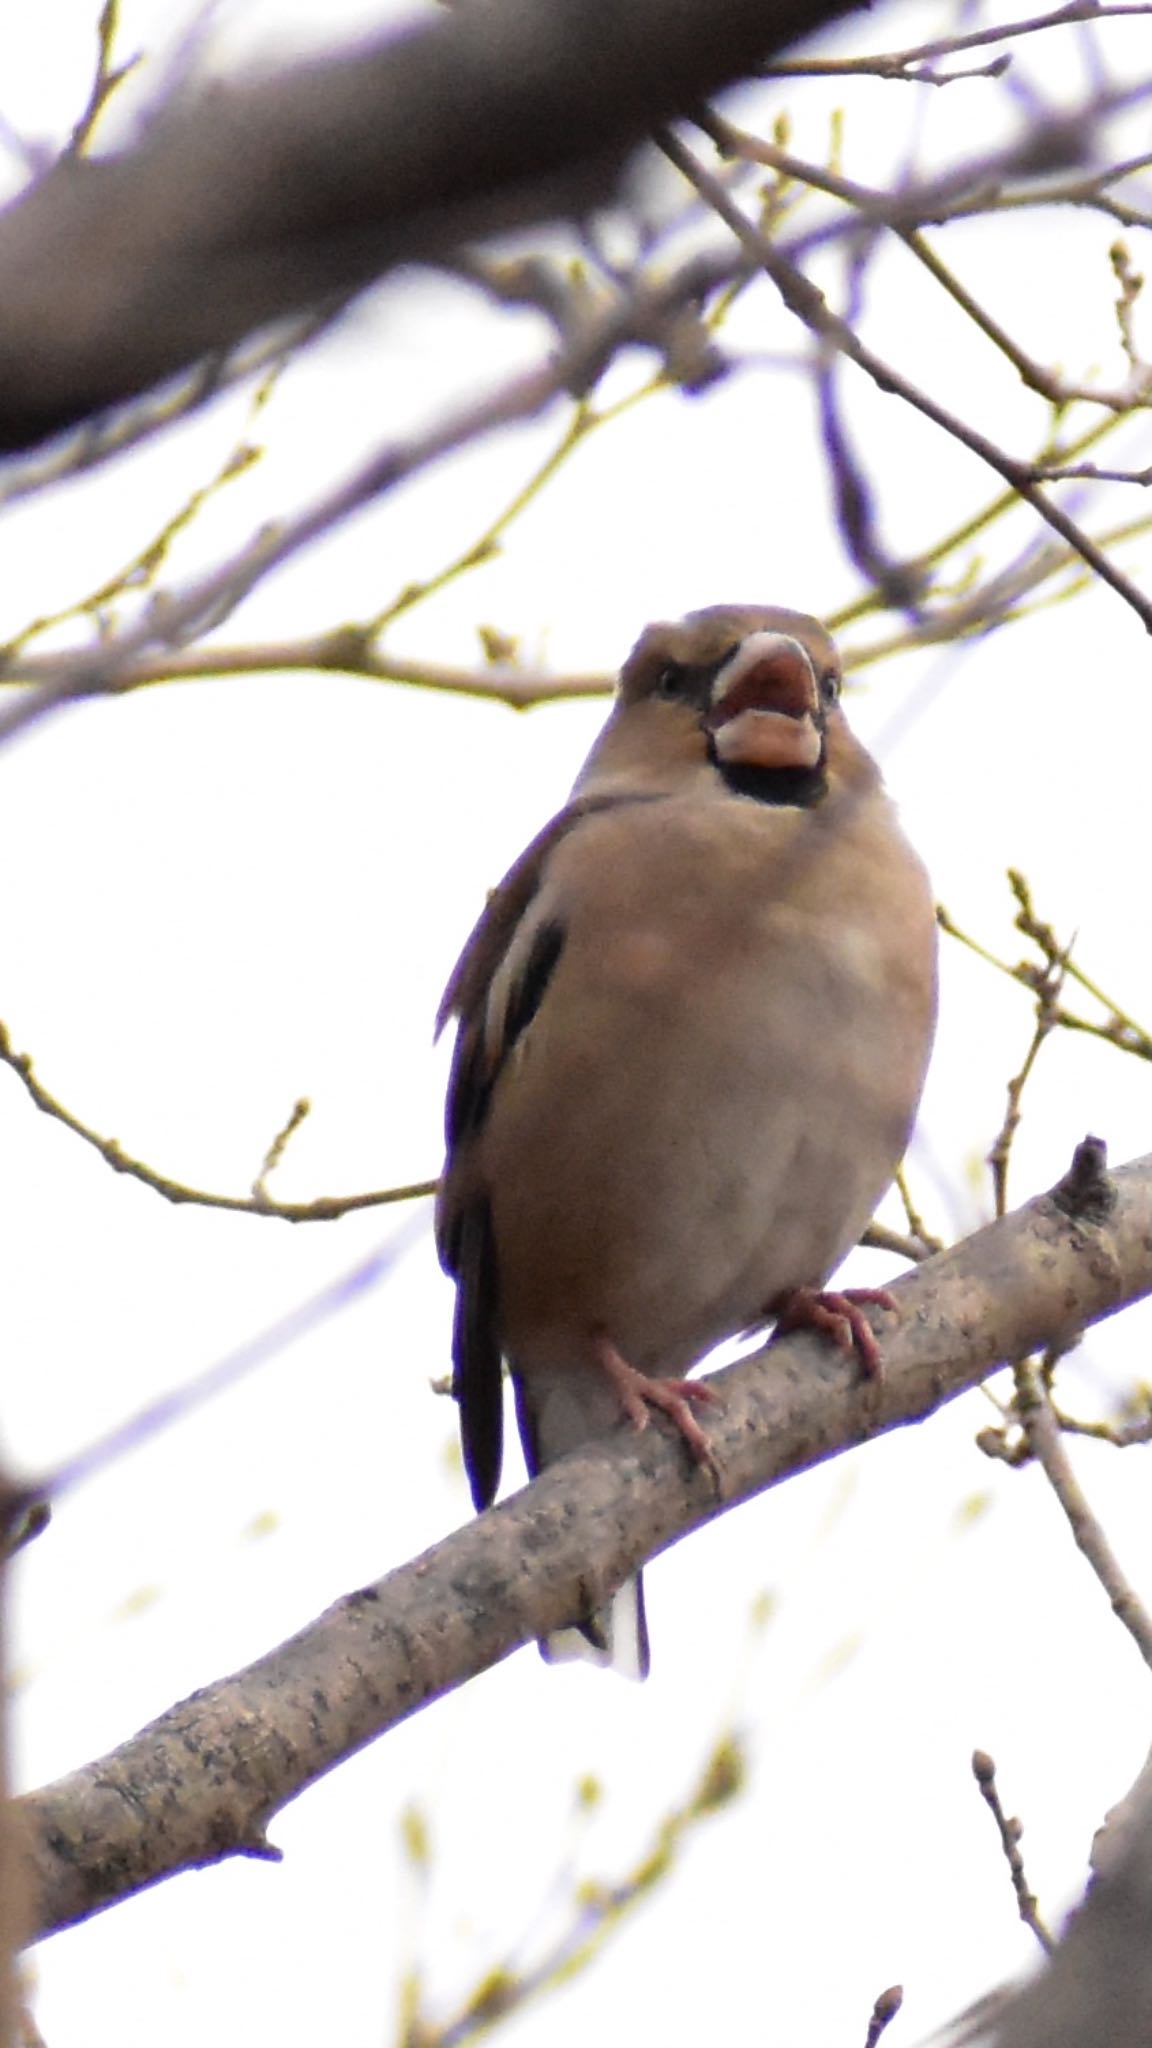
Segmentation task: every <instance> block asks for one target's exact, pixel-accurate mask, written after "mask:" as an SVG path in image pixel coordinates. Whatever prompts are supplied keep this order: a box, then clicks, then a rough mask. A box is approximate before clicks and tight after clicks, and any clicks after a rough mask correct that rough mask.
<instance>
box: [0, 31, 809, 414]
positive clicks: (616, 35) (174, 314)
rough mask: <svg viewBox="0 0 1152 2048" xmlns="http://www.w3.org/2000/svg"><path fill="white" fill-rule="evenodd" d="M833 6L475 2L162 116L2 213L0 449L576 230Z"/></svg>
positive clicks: (213, 92)
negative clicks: (280, 332)
mask: <svg viewBox="0 0 1152 2048" xmlns="http://www.w3.org/2000/svg"><path fill="white" fill-rule="evenodd" d="M846 4H847V0H691V4H689V0H685V4H683V5H680V6H678V7H676V8H675V9H674V10H671V11H670V10H669V9H668V8H667V6H665V5H664V4H663V0H613V4H612V5H611V6H608V7H605V6H599V7H592V8H590V7H589V6H588V5H587V0H551V4H550V5H549V6H547V7H541V6H539V5H538V4H537V0H493V4H491V5H488V6H484V7H479V8H461V9H459V10H455V9H454V10H452V11H451V12H450V13H449V14H446V15H441V16H440V17H438V18H436V19H435V20H433V21H432V22H431V23H429V22H426V21H425V22H421V23H420V24H419V25H417V26H409V27H408V28H406V29H405V30H404V31H402V32H400V33H398V34H395V35H392V36H389V37H387V38H382V37H376V38H375V39H371V40H365V41H363V42H362V43H361V44H360V46H359V47H358V48H357V49H356V50H355V51H354V52H353V53H351V54H347V55H340V56H335V57H329V58H327V59H325V60H324V61H317V62H314V63H311V64H302V65H298V66H297V67H295V68H293V69H291V70H286V71H284V72H282V73H281V74H280V75H278V76H275V77H272V78H265V79H261V80H257V81H255V82H249V83H246V84H242V85H241V84H236V83H234V82H229V83H227V84H222V83H220V82H218V81H217V82H216V83H215V84H214V85H213V86H212V87H211V88H210V89H207V88H206V89H202V90H201V91H200V92H198V93H197V94H194V95H188V96H186V97H185V99H184V100H183V101H181V102H177V103H175V104H170V105H169V106H167V107H166V108H164V109H163V110H162V111H161V112H160V113H159V114H158V115H157V116H156V117H154V119H153V121H152V124H151V126H150V128H149V129H148V131H147V132H146V133H145V135H144V137H143V139H142V140H141V141H140V142H139V143H138V144H137V145H136V146H135V147H132V148H128V149H125V150H123V151H121V152H120V153H119V154H117V155H115V156H111V157H104V158H101V159H99V160H95V161H93V160H90V159H83V158H81V159H80V160H75V159H69V160H68V161H67V162H65V163H63V164H62V165H60V166H59V167H57V168H56V169H55V170H53V171H51V172H49V174H48V175H47V176H46V177H44V178H42V179H41V180H39V181H38V182H36V183H35V184H33V185H32V186H31V188H30V189H29V190H28V191H27V192H26V193H25V194H24V195H23V197H22V198H20V199H19V200H18V201H17V202H16V203H15V204H14V205H12V206H10V207H9V208H8V209H7V210H6V212H5V213H4V214H3V216H2V217H0V391H2V392H3V395H4V396H3V405H2V407H0V445H2V446H4V447H6V448H19V447H25V446H28V445H30V444H31V443H34V442H36V441H38V440H40V439H41V438H42V437H43V436H45V435H46V434H50V433H53V432H56V431H58V430H59V429H61V428H62V427H65V426H67V425H68V424H69V423H71V422H74V421H76V420H78V419H80V418H82V417H83V416H84V415H86V414H88V413H90V412H93V411H97V410H100V409H103V408H105V407H108V406H110V405H113V404H116V403H118V402H120V401H122V400H124V399H125V398H128V397H130V396H131V395H133V394H134V393H139V392H141V391H142V390H144V389H146V388H147V387H148V386H150V385H152V384H154V383H156V382H157V381H158V380H159V379H161V378H164V377H168V376H171V375H172V374H173V373H174V372H176V371H179V370H181V369H183V368H184V367H186V366H187V365H188V364H190V363H192V362H194V361H195V360H196V359H197V358H199V357H201V356H202V355H205V354H208V353H211V354H219V353H221V352H226V351H228V350H229V349H231V348H233V347H234V346H235V345H236V344H237V343H238V342H239V341H240V340H242V339H243V337H244V336H246V335H247V334H250V333H251V332H253V330H255V329H257V328H259V327H261V326H264V325H266V324H267V323H268V322H270V321H275V320H278V319H282V318H284V317H285V316H286V315H293V314H298V313H300V312H301V311H314V310H315V309H316V308H317V307H318V306H319V305H321V304H329V303H330V302H331V301H332V300H333V299H340V298H344V297H347V296H348V295H350V294H351V293H353V292H355V291H357V290H359V289H360V288H361V287H363V286H364V285H366V284H368V283H369V282H370V281H371V280H372V279H373V278H375V277H378V276H380V275H381V274H382V273H383V272H384V271H385V270H387V269H389V268H391V267H392V266H393V265H395V264H396V263H399V262H404V261H412V260H414V259H419V258H423V259H425V260H426V259H429V258H434V257H436V256H438V255H443V254H445V253H446V252H448V251H450V250H452V249H454V248H456V247H458V246H459V245H460V244H461V243H467V242H470V241H473V240H475V239H476V238H477V237H479V236H482V235H492V234H497V233H501V232H505V231H507V230H509V229H511V228H520V227H523V226H525V225H527V224H529V223H530V222H533V221H543V220H554V219H556V218H558V217H561V216H564V215H567V216H573V215H575V216H580V215H583V214H584V213H586V212H587V211H588V210H589V209H590V208H591V207H592V206H594V205H600V204H603V203H605V202H606V201H607V200H608V199H609V198H610V197H611V196H612V194H613V192H614V190H615V188H616V186H617V182H618V180H619V177H620V173H621V170H622V168H623V165H624V163H625V161H626V159H627V157H628V155H629V153H630V152H631V151H632V150H633V149H634V148H635V147H636V146H637V145H638V144H639V143H640V142H641V141H642V139H643V137H644V136H645V134H646V133H647V131H648V130H649V129H650V128H651V127H652V126H653V125H654V124H655V123H657V122H659V121H663V120H668V119H670V118H672V117H673V116H674V115H675V114H677V113H678V112H684V111H685V110H686V109H688V108H689V107H691V106H692V105H693V104H695V102H696V101H697V100H698V99H699V98H700V97H701V96H702V95H706V94H710V93H712V92H715V91H716V90H718V89H719V88H720V87H721V86H723V85H725V84H728V83H731V82H733V81H735V80H737V79H739V78H741V77H744V76H746V75H747V74H748V72H750V71H751V70H752V69H753V68H754V67H755V65H756V64H758V63H759V62H761V61H762V60H763V59H764V58H766V57H770V56H771V55H772V54H773V53H774V52H776V51H779V50H780V49H782V48H784V47H785V46H786V45H787V44H788V43H789V42H791V41H793V40H795V39H796V38H797V37H799V36H802V35H807V34H810V33H812V31H813V30H815V29H817V28H819V27H820V26H821V25H822V24H823V23H825V22H828V21H830V20H833V19H835V18H836V17H838V16H839V15H840V14H842V13H843V12H844V11H845V10H846Z"/></svg>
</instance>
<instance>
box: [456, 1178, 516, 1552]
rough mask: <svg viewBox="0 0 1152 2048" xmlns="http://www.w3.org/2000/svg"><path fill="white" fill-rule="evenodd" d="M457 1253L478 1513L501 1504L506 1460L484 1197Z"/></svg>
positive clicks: (463, 1413) (460, 1355) (464, 1434)
mask: <svg viewBox="0 0 1152 2048" xmlns="http://www.w3.org/2000/svg"><path fill="white" fill-rule="evenodd" d="M453 1251H454V1255H455V1265H456V1315H455V1319H454V1321H453V1324H452V1363H453V1370H452V1392H453V1393H454V1395H455V1396H456V1399H457V1401H458V1403H459V1405H460V1440H461V1444H462V1446H463V1450H464V1469H465V1471H466V1472H467V1474H468V1483H469V1485H470V1487H471V1489H472V1500H473V1503H474V1505H475V1507H476V1510H477V1512H478V1513H479V1512H480V1511H481V1510H482V1509H484V1508H486V1507H490V1506H491V1504H492V1502H493V1501H494V1500H495V1498H496V1488H497V1487H498V1486H499V1484H500V1465H501V1461H502V1459H503V1455H504V1390H503V1387H502V1385H501V1380H500V1337H499V1313H498V1304H497V1294H496V1289H497V1276H496V1256H495V1247H494V1245H493V1243H492V1212H491V1210H490V1208H489V1206H488V1203H487V1201H486V1199H485V1198H484V1196H483V1195H480V1196H477V1197H475V1198H474V1199H473V1200H472V1201H471V1202H470V1203H469V1204H468V1206H467V1208H466V1209H465V1210H464V1211H463V1213H462V1214H461V1216H460V1217H459V1219H458V1222H457V1227H456V1231H455V1243H454V1246H453Z"/></svg>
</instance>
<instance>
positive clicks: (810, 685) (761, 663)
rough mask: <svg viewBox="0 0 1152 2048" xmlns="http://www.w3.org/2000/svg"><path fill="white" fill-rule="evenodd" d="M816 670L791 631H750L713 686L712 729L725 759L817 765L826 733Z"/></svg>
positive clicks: (772, 765) (749, 765) (743, 763)
mask: <svg viewBox="0 0 1152 2048" xmlns="http://www.w3.org/2000/svg"><path fill="white" fill-rule="evenodd" d="M819 710H820V691H819V688H818V686H817V682H816V674H815V670H814V669H813V667H812V663H811V662H810V661H809V659H808V655H807V653H806V652H805V649H804V648H803V647H802V646H801V645H800V642H799V640H793V639H792V637H791V635H790V634H788V633H750V634H749V635H748V638H747V639H746V640H742V641H741V643H740V645H739V647H738V648H737V649H736V652H735V654H734V655H733V656H732V657H731V659H730V660H729V661H726V662H725V664H724V666H723V668H722V669H721V670H720V672H719V674H718V676H717V677H716V680H715V682H714V684H713V685H712V705H711V709H710V711H709V713H708V720H707V723H708V729H709V731H710V732H711V734H712V740H713V745H714V746H715V748H716V752H717V754H718V755H719V757H720V759H721V760H722V761H726V762H735V763H738V764H739V765H740V766H741V767H743V768H815V767H817V766H818V765H819V761H820V750H821V747H822V746H823V736H822V734H821V731H820V725H819V717H818V715H819Z"/></svg>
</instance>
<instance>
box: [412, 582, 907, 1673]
mask: <svg viewBox="0 0 1152 2048" xmlns="http://www.w3.org/2000/svg"><path fill="white" fill-rule="evenodd" d="M935 983H936V935H935V919H934V915H933V904H932V897H931V894H930V891H929V888H928V882H927V878H926V876H925V874H924V870H923V868H922V867H921V865H920V862H919V860H918V859H917V857H916V855H915V854H914V853H913V852H912V849H911V848H910V847H909V845H908V843H907V841H906V840H905V839H904V837H903V834H902V832H901V830H900V827H899V825H898V823H897V820H896V815H895V811H894V809H893V806H892V803H891V801H890V800H889V798H888V797H887V796H886V795H885V793H884V789H883V785H882V783H881V780H880V774H879V770H878V769H877V767H876V765H875V763H874V762H873V761H872V759H871V757H870V756H869V755H868V754H867V753H866V752H865V751H864V749H863V747H862V746H861V745H860V744H859V742H858V741H857V740H855V739H854V738H853V736H852V734H851V732H850V731H849V728H848V724H847V721H846V720H845V717H844V713H843V711H842V709H841V707H840V663H839V659H838V657H837V653H836V649H835V646H834V645H833V642H832V641H831V640H830V639H829V637H828V635H827V633H826V632H825V631H824V629H823V627H822V626H820V625H818V624H817V622H816V620H815V619H810V618H806V617H805V616H804V615H803V614H802V613H799V612H791V611H779V610H775V609H771V610H769V609H764V608H761V607H759V606H754V605H716V606H712V607H710V608H709V609H708V610H706V611H698V612H690V613H689V614H688V616H687V618H685V619H684V620H682V621H681V622H680V623H679V624H677V625H665V624H661V625H654V626H649V627H648V628H647V629H646V631H645V632H644V633H642V634H641V637H640V639H639V640H638V642H637V644H636V646H635V647H634V648H633V650H632V652H631V654H630V655H629V657H628V660H627V661H626V662H625V664H624V668H623V672H622V674H621V677H620V687H619V692H618V695H617V699H616V703H615V706H614V709H613V711H612V714H611V716H610V717H609V719H608V722H607V724H606V725H605V727H604V729H603V731H602V732H601V734H600V737H599V739H598V740H597V741H596V744H595V746H594V747H593V748H592V752H591V754H590V755H589V757H588V760H587V761H586V763H585V765H584V767H583V769H582V771H581V773H580V776H579V778H578V780H577V782H576V785H575V788H574V789H573V792H572V796H571V798H570V800H569V802H568V804H567V805H566V807H565V808H564V810H562V811H561V812H560V814H559V816H558V817H556V818H554V819H553V820H552V822H551V824H549V825H546V826H545V827H544V830H543V831H542V832H541V833H539V834H538V836H537V837H536V838H535V839H534V840H533V841H532V844H531V845H530V846H529V847H527V849H526V850H525V852H524V853H523V854H522V855H521V856H520V859H519V860H518V861H517V862H516V864H515V866H514V867H513V868H512V869H511V871H510V872H509V873H508V874H507V875H506V876H505V878H504V880H503V882H502V883H501V884H500V886H499V888H498V889H497V890H496V891H495V892H494V893H493V895H492V897H491V899H490V900H489V902H488V905H487V907H486V909H485V910H484V913H483V915H482V916H481V918H480V921H479V923H478V924H477V926H476V928H475V930H474V931H473V933H472V935H471V937H470V938H469V940H468V942H467V944H466V946H465V948H464V951H463V953H462V954H461V956H460V959H459V961H458V963H457V965H456V968H455V970H454V972H453V974H452V978H451V980H450V981H449V983H448V987H447V990H446V992H445V995H444V1000H443V1003H442V1005H441V1010H440V1024H441V1025H443V1024H444V1023H445V1022H446V1021H447V1019H448V1018H450V1017H455V1018H458V1020H459V1028H458V1033H457V1038H456V1047H455V1056H454V1059H453V1064H452V1074H451V1080H450V1083H449V1089H448V1104H447V1138H448V1158H447V1164H446V1167H445V1171H444V1178H443V1182H442V1185H441V1192H440V1198H439V1206H438V1211H437V1239H438V1244H439V1248H440V1257H441V1260H442V1262H443V1264H444V1266H445V1268H446V1270H447V1271H448V1272H449V1273H450V1274H452V1275H453V1276H454V1278H455V1281H456V1315H455V1325H454V1332H453V1360H454V1378H453V1390H454V1392H455V1395H456V1398H457V1401H458V1402H459V1405H460V1425H461V1431H462V1435H463V1445H464V1462H465V1465H466V1467H467V1470H468V1476H469V1479H470V1481H471V1486H472V1495H473V1498H474V1500H475V1503H476V1506H477V1508H484V1507H487V1506H488V1505H489V1503H490V1502H491V1500H492V1499H493V1497H494V1495H495V1492H496V1488H497V1485H498V1484H499V1479H500V1465H501V1456H502V1435H503V1390H502V1384H501V1360H502V1359H506V1360H507V1363H508V1368H509V1372H510V1374H511V1378H512V1385H513V1388H514V1390H515V1397H516V1410H517V1415H518V1418H519V1423H520V1434H521V1437H522V1439H523V1443H524V1452H525V1457H526V1459H527V1463H528V1469H529V1471H530V1472H531V1473H535V1472H537V1471H538V1470H539V1469H540V1468H541V1467H542V1466H544V1465H548V1464H550V1463H551V1462H552V1461H553V1459H555V1458H559V1457H561V1456H563V1454H564V1453H565V1452H566V1451H570V1450H572V1449H574V1448H575V1447H576V1446H577V1445H580V1444H584V1443H586V1442H587V1441H588V1440H589V1439H590V1438H595V1437H599V1436H603V1435H605V1434H607V1433H608V1432H609V1431H611V1430H612V1429H613V1428H614V1427H615V1426H616V1425H617V1424H618V1423H619V1422H620V1421H621V1419H622V1418H628V1419H630V1420H631V1421H632V1422H633V1423H634V1424H635V1425H636V1426H638V1427H643V1426H644V1424H645V1423H646V1421H647V1420H648V1414H649V1410H650V1409H652V1408H656V1409H659V1410H661V1411H662V1412H663V1413H664V1414H665V1415H666V1416H668V1417H669V1418H670V1420H671V1422H672V1423H673V1424H674V1425H675V1427H676V1428H677V1429H678V1430H679V1431H680V1433H681V1434H682V1436H683V1437H684V1438H685V1440H686V1442H687V1444H688V1445H689V1447H690V1449H691V1450H692V1452H693V1454H694V1455H695V1456H696V1457H697V1458H698V1459H700V1460H701V1462H704V1463H707V1464H711V1465H712V1466H713V1470H714V1471H715V1469H716V1468H715V1465H714V1461H713V1459H712V1454H711V1451H710V1449H709V1445H708V1437H707V1431H706V1428H705V1427H704V1426H703V1425H702V1422H701V1421H700V1420H698V1418H697V1414H696V1413H695V1410H696V1409H697V1408H703V1407H704V1405H705V1403H706V1402H707V1401H709V1400H710V1399H712V1400H714V1399H715V1396H713V1395H711V1394H710V1393H709V1390H708V1389H707V1388H706V1387H702V1386H700V1385H699V1384H698V1383H696V1382H692V1381H686V1380H685V1379H684V1378H683V1377H682V1376H683V1374H684V1373H685V1372H686V1371H687V1369H688V1368H689V1367H691V1366H693V1365H694V1364H696V1362H697V1361H698V1360H699V1359H701V1358H702V1357H703V1356H704V1354H705V1352H707V1351H709V1350H710V1349H711V1347H712V1346H713V1345H715V1344H717V1343H719V1342H720V1341H721V1339H723V1338H726V1337H731V1336H734V1335H735V1334H736V1333H737V1332H740V1331H747V1330H752V1329H754V1328H756V1327H757V1326H759V1325H762V1324H764V1323H765V1322H768V1321H773V1320H774V1321H775V1322H776V1324H777V1327H786V1328H794V1327H796V1326H797V1325H798V1324H801V1323H807V1324H808V1325H810V1326H811V1325H815V1326H816V1327H818V1328H822V1329H825V1330H827V1331H829V1333H830V1334H831V1335H832V1336H833V1337H835V1338H836V1339H837V1341H839V1342H841V1343H844V1344H845V1345H846V1346H848V1347H854V1348H855V1349H856V1351H857V1353H858V1355H859V1357H860V1360H861V1363H862V1365H863V1366H864V1367H865V1368H866V1369H871V1370H875V1369H876V1367H877V1361H878V1347H877V1344H876V1339H875V1336H874V1335H873V1332H872V1329H871V1327H870V1324H869V1323H868V1321H867V1320H866V1318H865V1316H864V1314H863V1312H862V1309H861V1308H860V1307H859V1305H858V1303H859V1301H860V1300H861V1299H867V1300H873V1301H877V1300H878V1301H881V1302H886V1301H887V1299H888V1298H887V1297H886V1296H884V1295H883V1294H876V1293H871V1294H868V1293H865V1294H864V1296H862V1297H861V1296H860V1295H856V1296H852V1295H846V1294H838V1295H837V1294H831V1295H829V1294H822V1293H821V1292H820V1290H821V1289H822V1288H823V1285H824V1282H825V1281H826V1280H827V1278H828V1276H829V1275H830V1274H831V1273H832V1272H833V1270H834V1269H835V1267H836V1266H838V1265H839V1263H840V1261H841V1259H842V1258H843V1257H844V1255H845V1253H846V1252H847V1251H848V1250H849V1249H850V1248H851V1246H852V1245H854V1244H855V1243H856V1242H857V1240H858V1238H859V1236H860V1233H861V1231H862V1230H863V1229H864V1226H865V1225H866V1224H867V1222H868V1221H869V1218H870V1217H871V1215H872V1212H873V1210H874V1208H875V1206H876V1204H877V1202H878V1201H879V1199H880V1197H881V1195H882V1194H883V1193H884V1190H885V1189H886V1187H887V1186H888V1184H889V1182H890V1181H891V1179H892V1176H893V1173H894V1172H895V1170H896V1167H897V1166H898V1164H899V1162H900V1159H901V1156H902V1154H903V1152H904V1148H905V1145H906V1144H907V1141H908V1136H909V1133H910V1130H911V1127H912V1121H913V1118H914V1116H915V1113H916V1107H917V1103H918V1101H919V1097H920V1090H921V1086H922V1083H923V1078H924V1070H925V1067H926V1064H927V1060H928V1053H929V1048H930V1045H931V1040H932V1030H933V1021H934V1014H935ZM541 1647H542V1648H543V1650H544V1653H545V1655H546V1656H547V1655H551V1656H565V1655H572V1654H577V1653H578V1654H581V1655H584V1656H588V1657H590V1658H592V1659H593V1660H594V1661H596V1662H599V1663H610V1664H615V1665H616V1666H617V1667H618V1668H619V1669H621V1670H626V1671H630V1672H631V1673H632V1674H634V1675H637V1676H643V1674H644V1673H645V1671H646V1670H647V1666H648V1644H647V1635H646V1630H645V1624H644V1609H643V1601H642V1596H641V1587H640V1580H639V1577H637V1578H636V1579H634V1580H633V1581H631V1582H630V1583H629V1584H628V1585H627V1586H625V1587H624V1588H623V1589H622V1590H621V1591H620V1592H619V1593H618V1594H617V1595H616V1596H615V1597H614V1599H613V1600H612V1602H611V1604H610V1605H609V1606H607V1607H605V1608H604V1609H602V1610H601V1611H599V1612H595V1613H591V1612H589V1613H584V1614H581V1615H575V1616H573V1625H572V1627H571V1628H570V1629H566V1630H564V1631H563V1632H562V1633H561V1634H560V1635H559V1636H555V1637H552V1638H550V1639H549V1641H548V1642H547V1643H545V1644H543V1645H542V1646H541Z"/></svg>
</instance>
